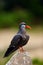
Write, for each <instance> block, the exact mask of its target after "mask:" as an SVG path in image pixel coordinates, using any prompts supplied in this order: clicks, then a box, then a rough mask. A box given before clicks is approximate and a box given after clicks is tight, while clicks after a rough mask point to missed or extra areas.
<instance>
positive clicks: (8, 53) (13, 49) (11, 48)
mask: <svg viewBox="0 0 43 65" xmlns="http://www.w3.org/2000/svg"><path fill="white" fill-rule="evenodd" d="M17 49H18V48H14V47H9V48H8V50H7V51H6V53H5V55H4V57H3V58H5V57H8V56H9V55H10V54H11V53H12V52H14V51H16V50H17Z"/></svg>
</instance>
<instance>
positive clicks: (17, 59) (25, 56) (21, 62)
mask: <svg viewBox="0 0 43 65" xmlns="http://www.w3.org/2000/svg"><path fill="white" fill-rule="evenodd" d="M6 65H32V61H31V58H30V56H29V52H26V51H24V52H17V53H15V54H14V55H13V56H12V57H11V59H10V60H9V61H8V62H7V64H6Z"/></svg>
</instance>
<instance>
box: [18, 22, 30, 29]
mask: <svg viewBox="0 0 43 65" xmlns="http://www.w3.org/2000/svg"><path fill="white" fill-rule="evenodd" d="M19 27H20V28H21V29H25V28H28V29H31V27H30V26H29V25H26V23H25V22H21V23H20V25H19Z"/></svg>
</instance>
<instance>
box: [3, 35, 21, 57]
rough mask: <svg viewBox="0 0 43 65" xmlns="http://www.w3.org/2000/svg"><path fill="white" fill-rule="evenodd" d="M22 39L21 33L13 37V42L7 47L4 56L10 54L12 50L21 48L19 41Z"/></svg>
mask: <svg viewBox="0 0 43 65" xmlns="http://www.w3.org/2000/svg"><path fill="white" fill-rule="evenodd" d="M21 39H22V37H21V36H20V35H16V36H15V37H14V38H13V39H12V41H11V44H10V46H9V48H8V49H7V51H6V53H5V55H4V57H7V56H9V55H10V54H11V53H12V52H14V51H15V50H17V49H18V48H19V43H20V40H21Z"/></svg>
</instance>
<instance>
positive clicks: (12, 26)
mask: <svg viewBox="0 0 43 65" xmlns="http://www.w3.org/2000/svg"><path fill="white" fill-rule="evenodd" d="M22 21H23V22H26V23H27V24H28V25H30V26H31V27H32V29H31V30H28V29H27V34H29V35H30V40H29V42H28V44H27V45H26V46H24V49H25V50H26V51H28V52H29V55H30V57H31V59H32V63H33V65H43V0H0V65H5V64H6V62H7V61H8V60H9V59H10V58H11V56H12V55H13V54H14V53H13V54H11V55H10V56H9V57H7V58H3V56H4V53H5V51H6V50H7V48H8V46H9V45H10V42H11V39H12V38H13V36H14V35H15V34H16V33H17V31H18V28H19V23H20V22H22Z"/></svg>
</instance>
